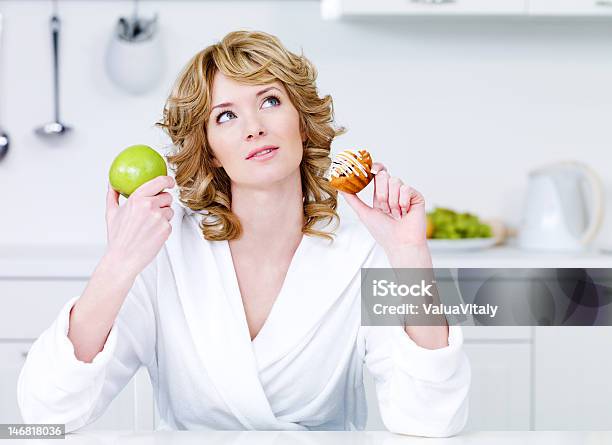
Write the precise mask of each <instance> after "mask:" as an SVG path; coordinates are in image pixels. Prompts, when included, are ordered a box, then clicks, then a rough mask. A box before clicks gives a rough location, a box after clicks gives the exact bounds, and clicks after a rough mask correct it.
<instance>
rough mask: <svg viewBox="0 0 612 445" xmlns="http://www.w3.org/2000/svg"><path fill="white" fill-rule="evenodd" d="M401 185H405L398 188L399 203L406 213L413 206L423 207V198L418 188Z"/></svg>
mask: <svg viewBox="0 0 612 445" xmlns="http://www.w3.org/2000/svg"><path fill="white" fill-rule="evenodd" d="M402 187H405V190H401V189H400V203H401V204H400V205H401V207H402V208H405V211H406V213H408V212H409V211H410V209H411V208H414V207H415V206H423V207H425V198H423V195H422V194H421V193H420V192H419V191H418V190H415V189H414V188H412V187H410V186H402Z"/></svg>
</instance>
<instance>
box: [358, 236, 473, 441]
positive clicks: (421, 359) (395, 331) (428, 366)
mask: <svg viewBox="0 0 612 445" xmlns="http://www.w3.org/2000/svg"><path fill="white" fill-rule="evenodd" d="M363 267H390V265H389V263H388V261H387V259H386V256H385V255H384V252H383V251H382V249H381V248H380V247H379V246H377V247H375V248H374V249H373V251H372V253H371V255H370V257H369V258H368V260H367V261H366V263H365V264H364V266H363ZM359 342H360V346H361V348H362V351H363V357H364V363H365V364H366V366H367V367H368V370H369V371H370V373H371V374H372V376H373V378H374V382H375V385H376V394H377V397H378V404H379V408H380V413H381V417H382V420H383V422H384V424H385V426H386V428H387V429H388V430H389V431H391V432H394V433H399V434H409V435H415V436H425V437H448V436H452V435H455V434H457V433H459V432H460V431H461V430H462V429H463V428H464V427H465V424H466V423H467V418H468V408H469V390H470V383H471V367H470V363H469V361H468V359H467V356H466V354H465V352H464V350H463V333H462V330H461V327H460V326H449V338H448V346H446V347H444V348H439V349H426V348H423V347H421V346H419V345H417V344H416V343H415V342H414V341H413V340H412V339H411V338H410V336H409V335H408V334H407V333H406V332H405V331H404V328H403V326H361V327H360V331H359Z"/></svg>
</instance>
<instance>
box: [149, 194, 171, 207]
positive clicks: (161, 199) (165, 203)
mask: <svg viewBox="0 0 612 445" xmlns="http://www.w3.org/2000/svg"><path fill="white" fill-rule="evenodd" d="M151 200H152V202H153V207H169V206H170V205H171V204H172V194H170V193H168V192H163V193H159V194H157V195H155V196H154V197H153V198H151Z"/></svg>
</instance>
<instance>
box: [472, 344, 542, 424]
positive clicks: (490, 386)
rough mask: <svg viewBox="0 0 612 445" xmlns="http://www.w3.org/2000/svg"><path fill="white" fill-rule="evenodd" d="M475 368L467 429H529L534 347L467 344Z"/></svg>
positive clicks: (527, 345) (473, 368)
mask: <svg viewBox="0 0 612 445" xmlns="http://www.w3.org/2000/svg"><path fill="white" fill-rule="evenodd" d="M465 351H466V354H467V356H468V358H469V359H470V364H471V366H472V388H471V393H470V418H469V420H468V424H467V425H466V430H470V431H475V430H529V429H530V416H531V408H530V397H531V345H530V344H529V343H517V344H475V343H474V344H466V345H465Z"/></svg>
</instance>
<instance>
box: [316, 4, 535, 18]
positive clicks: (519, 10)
mask: <svg viewBox="0 0 612 445" xmlns="http://www.w3.org/2000/svg"><path fill="white" fill-rule="evenodd" d="M526 1H527V0H378V1H372V0H322V2H321V12H322V14H323V18H325V19H334V18H339V17H350V16H354V17H359V16H385V15H489V14H495V15H498V14H504V15H505V14H510V15H518V14H524V13H525V11H526V8H527V4H526Z"/></svg>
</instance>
